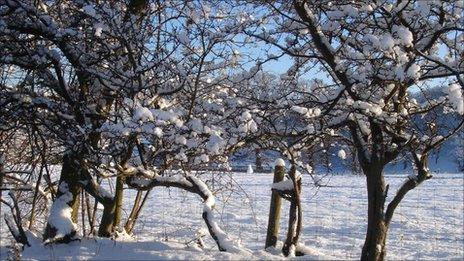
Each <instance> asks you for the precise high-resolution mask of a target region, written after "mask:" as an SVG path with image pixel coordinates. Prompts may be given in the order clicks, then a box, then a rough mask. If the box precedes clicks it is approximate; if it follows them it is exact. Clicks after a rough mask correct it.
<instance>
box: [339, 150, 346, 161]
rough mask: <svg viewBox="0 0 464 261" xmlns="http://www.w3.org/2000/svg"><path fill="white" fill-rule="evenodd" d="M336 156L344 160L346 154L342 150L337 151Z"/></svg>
mask: <svg viewBox="0 0 464 261" xmlns="http://www.w3.org/2000/svg"><path fill="white" fill-rule="evenodd" d="M337 155H338V157H339V158H340V159H346V152H345V151H344V150H339V151H338V153H337Z"/></svg>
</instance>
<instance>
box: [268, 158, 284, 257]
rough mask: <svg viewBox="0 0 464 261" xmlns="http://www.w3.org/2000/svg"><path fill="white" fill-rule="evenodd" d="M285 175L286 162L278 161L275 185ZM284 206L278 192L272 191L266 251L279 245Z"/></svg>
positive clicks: (275, 168) (275, 170) (275, 169)
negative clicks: (278, 239) (281, 212)
mask: <svg viewBox="0 0 464 261" xmlns="http://www.w3.org/2000/svg"><path fill="white" fill-rule="evenodd" d="M284 175H285V162H284V160H283V159H277V160H276V162H275V167H274V180H273V183H277V182H281V181H282V180H283V179H284ZM281 206H282V199H281V197H280V196H279V194H278V193H277V192H276V191H272V195H271V206H270V209H269V221H268V225H267V234H266V244H265V247H264V248H265V249H267V248H268V247H275V246H276V243H277V236H278V235H279V221H280V209H281Z"/></svg>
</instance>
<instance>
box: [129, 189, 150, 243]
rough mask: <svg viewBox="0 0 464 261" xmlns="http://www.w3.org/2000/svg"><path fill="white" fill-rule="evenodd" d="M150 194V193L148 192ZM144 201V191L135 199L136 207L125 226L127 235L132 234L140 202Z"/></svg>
mask: <svg viewBox="0 0 464 261" xmlns="http://www.w3.org/2000/svg"><path fill="white" fill-rule="evenodd" d="M147 193H148V192H147ZM141 199H142V191H140V190H139V191H137V196H136V197H135V201H134V205H133V206H132V210H131V212H130V214H129V217H128V218H127V221H126V224H125V225H124V229H125V230H126V232H127V233H129V234H130V233H132V228H133V227H134V225H133V224H134V221H135V216H136V213H137V212H138V209H139V205H140V201H141Z"/></svg>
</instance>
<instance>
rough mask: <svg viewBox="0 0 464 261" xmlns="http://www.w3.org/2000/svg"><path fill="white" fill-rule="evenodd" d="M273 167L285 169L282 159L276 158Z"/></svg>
mask: <svg viewBox="0 0 464 261" xmlns="http://www.w3.org/2000/svg"><path fill="white" fill-rule="evenodd" d="M275 166H281V167H285V161H284V160H283V159H282V158H278V159H276V161H275Z"/></svg>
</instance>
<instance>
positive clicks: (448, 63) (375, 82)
mask: <svg viewBox="0 0 464 261" xmlns="http://www.w3.org/2000/svg"><path fill="white" fill-rule="evenodd" d="M267 7H268V10H267V11H262V12H260V13H261V14H262V15H261V17H259V18H257V19H259V20H260V21H262V23H261V24H260V25H259V26H258V27H255V28H251V29H249V30H247V33H248V35H250V36H253V37H256V38H257V39H260V40H263V41H265V42H266V43H268V44H269V45H271V46H273V50H274V54H273V55H272V56H274V57H279V56H281V55H284V54H286V55H290V56H291V57H293V59H294V61H295V62H294V66H293V67H292V68H291V70H293V73H294V74H296V75H300V76H302V77H305V75H306V77H308V75H311V74H314V73H318V75H319V77H320V78H322V79H323V80H324V82H325V85H326V86H327V88H332V89H334V92H333V95H332V96H331V97H328V99H327V100H326V101H322V102H323V103H324V104H325V105H326V106H324V107H323V108H322V112H321V113H322V114H323V115H325V116H327V117H329V118H331V119H330V120H329V121H328V124H329V125H330V126H338V127H339V128H342V129H347V130H348V131H349V135H350V136H349V137H347V138H350V140H351V141H352V143H353V144H354V147H355V149H356V152H357V158H358V161H359V164H360V166H361V168H362V170H363V172H364V174H365V176H366V179H367V192H368V226H367V233H366V240H365V243H364V247H363V251H362V257H361V259H362V260H382V259H383V258H384V256H385V253H386V251H385V249H386V248H385V242H386V237H387V231H388V228H389V225H390V223H391V220H392V216H393V213H394V211H395V209H396V207H397V206H398V204H399V203H400V201H401V199H402V198H403V197H404V196H405V195H406V193H407V192H408V191H409V190H411V189H413V188H415V187H416V186H417V185H419V184H420V183H421V182H423V181H425V180H427V179H429V178H431V174H430V172H429V170H428V166H427V159H428V156H429V154H430V152H431V151H432V150H434V149H436V148H438V147H439V146H440V144H441V143H443V141H445V140H446V139H448V138H450V137H451V136H452V135H453V134H454V133H455V132H456V131H457V130H459V129H460V128H462V126H463V121H464V119H463V117H462V115H463V113H464V111H463V96H462V92H463V90H464V84H463V72H464V64H463V62H462V53H463V49H462V48H463V33H462V31H463V27H462V13H463V7H462V4H461V3H460V2H456V1H451V2H442V1H437V2H426V1H381V2H376V3H373V2H371V1H358V2H351V1H342V2H335V1H311V0H306V1H305V0H294V1H292V2H289V1H276V2H272V3H271V2H269V3H268V4H267ZM323 74H325V75H323ZM324 78H325V79H324ZM433 86H441V88H442V90H443V95H442V97H441V98H440V99H429V97H430V96H429V95H428V91H429V89H430V88H431V87H433ZM413 92H414V93H416V94H417V95H421V96H423V97H424V98H425V99H424V100H425V102H423V103H420V104H419V103H418V102H417V101H416V100H415V99H412V98H411V93H413ZM438 108H441V109H443V110H445V111H447V112H449V113H452V115H454V117H455V118H456V119H457V120H456V121H454V122H456V124H451V123H447V124H443V125H439V124H438V123H437V122H436V121H435V120H434V117H436V115H437V113H436V111H437V110H438ZM418 117H421V118H423V119H425V121H424V122H425V123H424V124H416V122H417V121H415V120H414V119H415V118H418ZM402 153H408V154H410V155H412V156H411V158H412V159H413V160H412V164H413V165H414V166H415V167H416V169H417V171H416V173H414V174H412V175H411V176H410V177H409V178H408V180H406V182H405V183H404V184H403V185H402V186H401V187H400V188H399V189H398V191H397V192H396V194H393V197H392V200H391V201H390V203H389V204H388V205H386V198H387V193H388V185H387V184H386V181H385V178H384V174H383V170H384V167H385V166H386V165H387V164H388V163H389V162H391V161H392V160H394V159H395V158H397V157H398V156H399V155H400V154H402Z"/></svg>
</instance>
